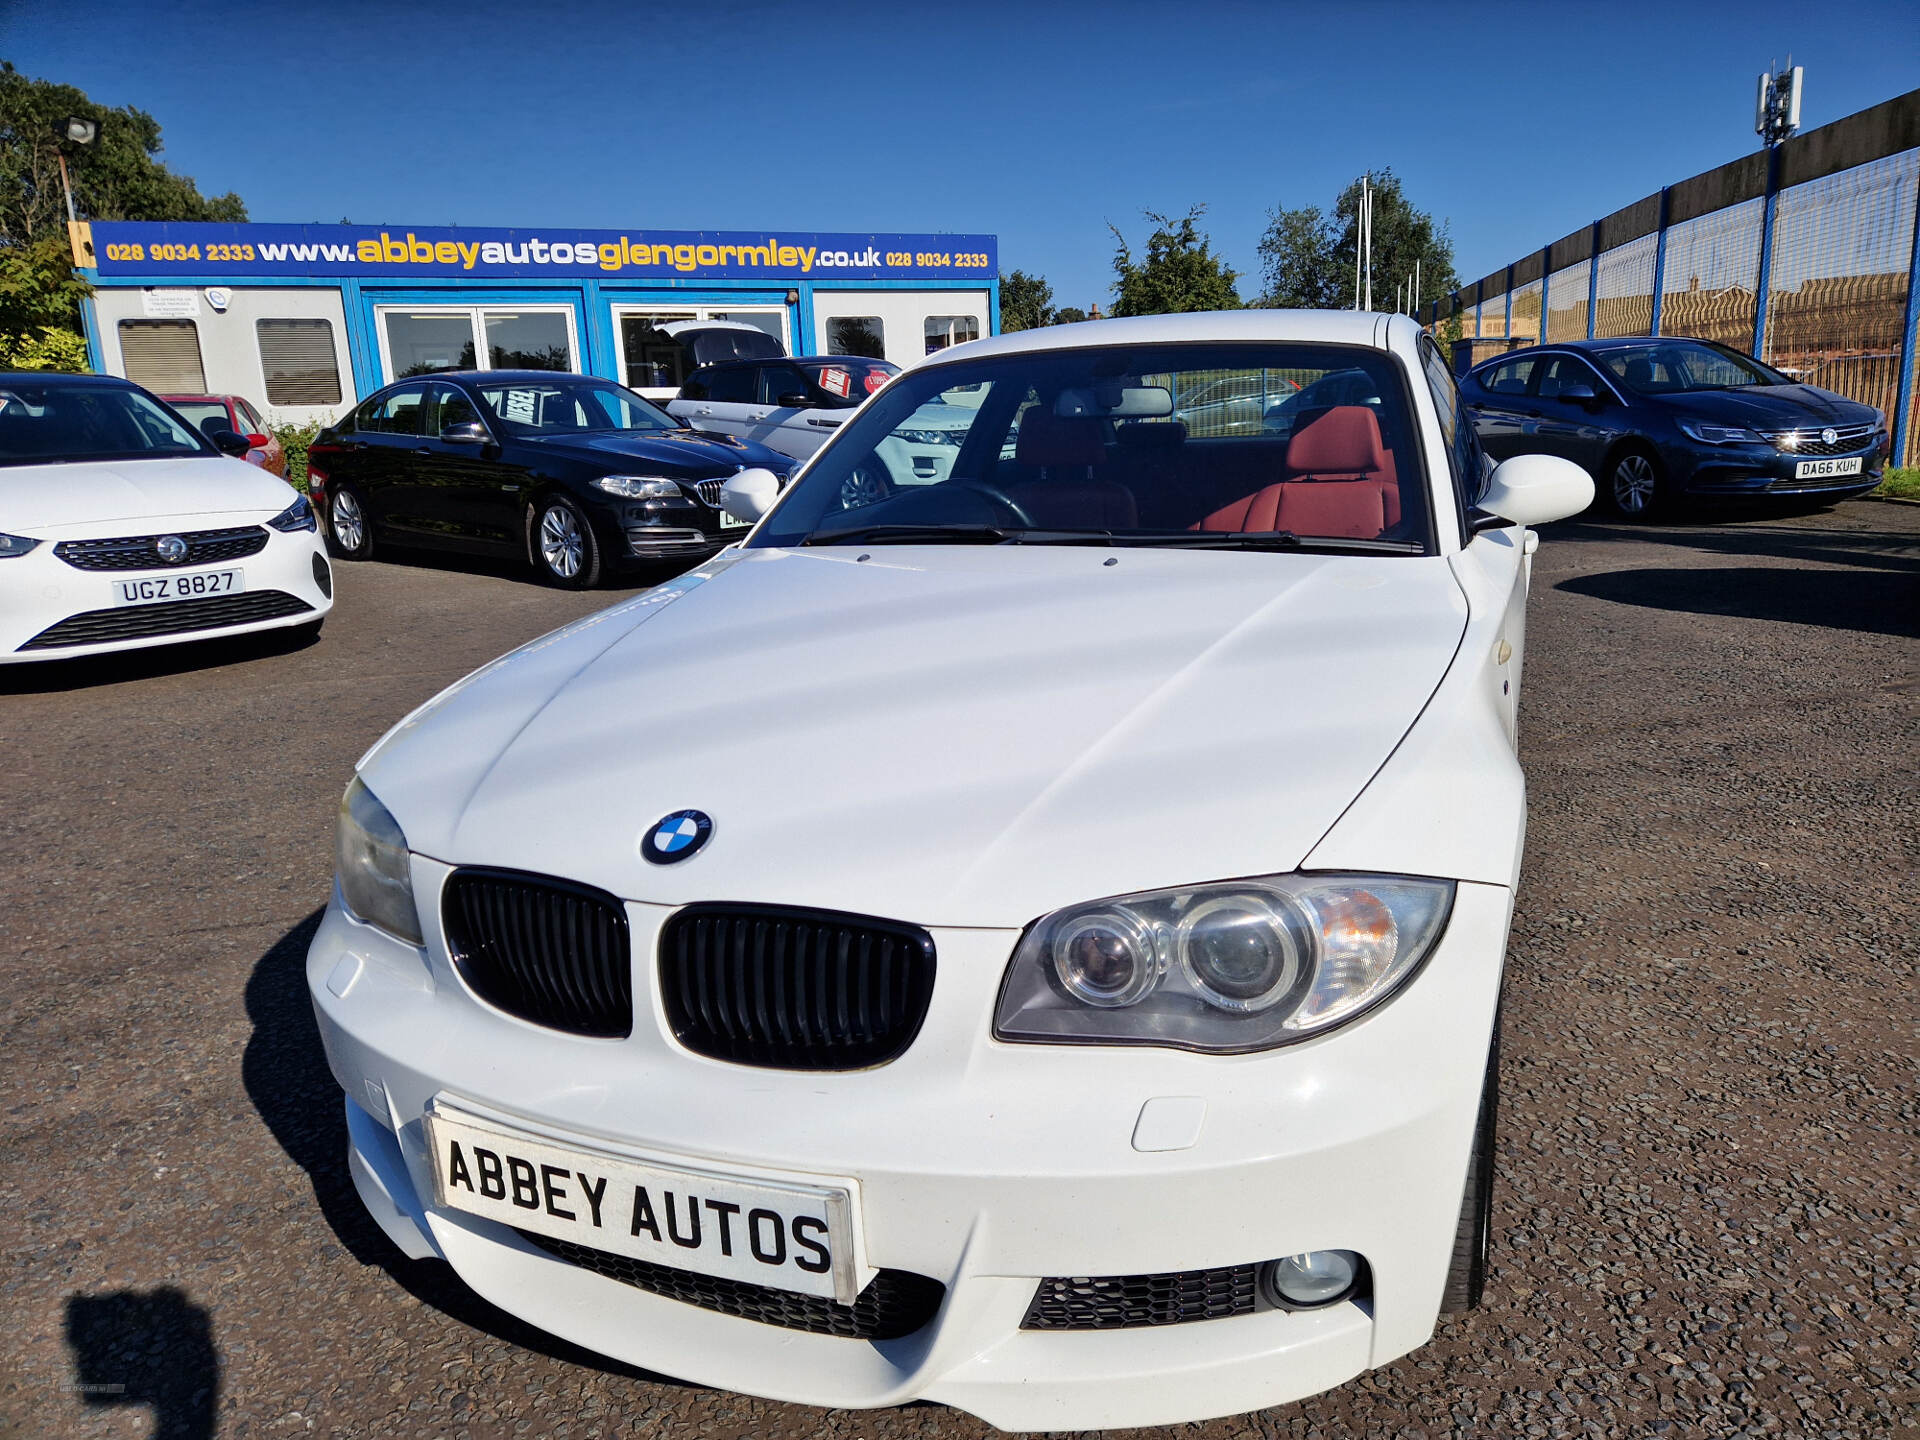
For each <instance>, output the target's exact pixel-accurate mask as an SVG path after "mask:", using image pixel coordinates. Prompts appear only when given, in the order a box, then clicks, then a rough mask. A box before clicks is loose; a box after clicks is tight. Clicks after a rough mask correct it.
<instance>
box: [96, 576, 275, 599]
mask: <svg viewBox="0 0 1920 1440" xmlns="http://www.w3.org/2000/svg"><path fill="white" fill-rule="evenodd" d="M246 588H247V572H246V571H244V570H196V571H194V572H193V573H192V574H190V575H149V576H147V577H146V578H145V579H143V580H116V581H114V582H113V603H114V604H115V605H158V604H161V603H162V602H164V601H168V600H198V599H201V598H202V597H204V596H207V595H238V594H239V593H240V592H241V591H242V590H245V589H246Z"/></svg>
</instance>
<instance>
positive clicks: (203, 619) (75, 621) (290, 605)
mask: <svg viewBox="0 0 1920 1440" xmlns="http://www.w3.org/2000/svg"><path fill="white" fill-rule="evenodd" d="M311 609H313V607H312V606H311V605H309V604H307V602H306V601H304V600H301V599H299V598H297V597H295V596H292V595H289V594H287V593H286V592H285V591H284V590H249V591H247V592H246V593H245V594H242V595H210V596H206V597H203V598H201V599H198V600H167V601H162V602H161V603H160V604H158V605H116V606H115V607H114V608H113V609H111V610H85V611H82V612H81V613H80V614H78V615H69V616H68V617H67V618H66V619H64V620H62V621H61V622H60V623H59V624H57V625H49V626H48V627H47V628H46V629H45V630H42V631H41V632H40V633H39V634H38V635H36V636H34V637H33V638H32V639H31V640H29V641H27V643H26V644H24V645H22V646H21V647H20V648H21V649H22V650H59V649H63V648H65V647H67V646H69V645H105V644H108V643H109V642H111V641H115V640H144V639H147V638H149V637H150V636H155V635H186V634H190V633H191V632H193V631H195V630H219V629H223V628H225V627H226V626H228V625H251V624H254V623H255V622H256V621H260V620H279V619H283V618H284V617H286V616H288V615H298V614H300V613H301V612H302V611H306V610H311Z"/></svg>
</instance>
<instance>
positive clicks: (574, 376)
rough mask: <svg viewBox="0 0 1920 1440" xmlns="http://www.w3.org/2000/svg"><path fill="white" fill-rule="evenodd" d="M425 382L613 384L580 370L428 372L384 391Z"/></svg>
mask: <svg viewBox="0 0 1920 1440" xmlns="http://www.w3.org/2000/svg"><path fill="white" fill-rule="evenodd" d="M425 380H466V381H469V382H476V381H480V380H598V381H600V382H601V383H602V384H611V383H613V382H611V381H608V380H607V378H606V377H605V376H604V375H582V374H581V373H580V372H579V371H578V370H428V371H424V372H423V373H421V374H419V375H408V376H406V377H404V378H403V379H399V380H390V381H388V382H387V384H386V385H382V386H381V387H380V388H381V389H382V390H385V389H388V388H389V387H391V386H394V385H414V384H418V383H420V382H421V381H425Z"/></svg>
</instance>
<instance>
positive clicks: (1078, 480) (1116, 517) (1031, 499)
mask: <svg viewBox="0 0 1920 1440" xmlns="http://www.w3.org/2000/svg"><path fill="white" fill-rule="evenodd" d="M1013 458H1014V462H1015V463H1016V464H1018V465H1021V466H1023V467H1025V468H1027V469H1029V470H1036V471H1038V472H1039V473H1040V478H1039V479H1037V480H1026V481H1022V482H1021V483H1019V484H1017V485H1009V486H1008V487H1007V495H1008V497H1009V498H1010V499H1012V500H1013V501H1014V503H1015V504H1017V505H1019V506H1020V508H1021V509H1023V510H1025V511H1026V512H1027V514H1028V515H1029V516H1030V517H1031V518H1032V520H1033V523H1034V524H1036V525H1038V526H1041V527H1042V528H1044V529H1054V530H1132V529H1135V528H1137V527H1138V526H1139V524H1140V510H1139V506H1138V505H1137V504H1136V503H1135V502H1134V498H1133V492H1132V491H1131V490H1128V489H1127V488H1126V487H1125V486H1124V485H1116V484H1115V483H1114V482H1112V481H1111V480H1097V479H1095V478H1094V475H1093V471H1094V468H1095V467H1096V466H1098V465H1102V464H1104V463H1105V462H1106V458H1107V447H1106V442H1105V440H1104V438H1103V437H1102V435H1101V433H1100V422H1099V421H1098V420H1096V419H1092V418H1087V417H1080V416H1070V417H1063V416H1059V415H1056V414H1054V413H1053V411H1052V410H1051V409H1049V408H1048V407H1047V406H1046V405H1044V404H1042V405H1035V406H1032V407H1031V408H1029V409H1028V410H1027V412H1026V413H1025V414H1023V415H1022V416H1021V417H1020V429H1019V433H1018V435H1017V437H1016V438H1015V440H1014V444H1013Z"/></svg>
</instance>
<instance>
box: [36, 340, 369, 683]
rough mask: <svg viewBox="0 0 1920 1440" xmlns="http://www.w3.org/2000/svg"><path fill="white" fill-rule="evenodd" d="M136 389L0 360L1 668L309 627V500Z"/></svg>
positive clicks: (312, 611) (314, 543) (237, 448)
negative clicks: (11, 366) (4, 368)
mask: <svg viewBox="0 0 1920 1440" xmlns="http://www.w3.org/2000/svg"><path fill="white" fill-rule="evenodd" d="M217 438H218V440H219V441H220V442H222V443H221V444H216V443H215V438H214V437H209V436H206V435H203V434H201V433H199V432H198V431H196V430H194V429H193V427H192V426H190V425H188V424H187V423H186V421H185V420H183V419H182V418H181V417H180V416H179V415H178V414H176V413H175V412H174V411H172V410H169V409H168V408H167V407H166V406H165V405H162V404H161V403H160V402H159V401H158V400H156V399H154V398H153V396H151V395H149V394H148V393H147V392H146V391H144V390H142V389H141V388H140V387H139V386H137V385H132V384H129V383H128V382H127V381H125V380H118V379H114V378H113V377H111V376H97V375H49V374H39V373H22V372H15V373H3V372H0V664H9V663H19V662H25V661H33V660H57V659H61V658H65V657H70V656H78V655H99V654H105V653H108V652H111V651H116V650H132V649H140V648H144V647H146V646H150V645H168V644H173V643H175V642H178V641H181V640H201V639H206V638H209V637H212V636H216V635H238V634H245V633H248V632H251V631H257V630H274V629H287V628H296V629H297V628H302V627H304V628H306V629H308V630H312V631H318V630H319V628H320V626H321V623H322V622H323V621H324V620H325V618H326V615H327V612H328V611H329V610H331V609H332V608H333V572H332V571H331V570H330V569H329V568H328V565H327V559H326V555H325V552H324V551H323V549H322V547H321V544H320V540H319V537H318V536H317V535H316V534H315V529H314V518H313V511H312V510H311V509H310V508H309V507H308V505H307V502H306V500H305V498H304V497H303V496H302V495H301V494H300V492H299V491H297V490H295V489H294V488H293V487H292V486H291V485H289V484H287V482H286V481H284V480H282V479H279V478H278V477H277V476H274V475H270V474H268V473H267V472H266V471H265V470H262V469H261V468H260V467H259V466H258V465H249V464H247V463H246V462H245V461H244V460H241V459H237V458H235V457H236V456H238V455H243V454H245V452H246V448H247V441H246V437H245V436H243V435H239V434H237V433H235V432H232V431H225V432H220V433H219V434H218V436H217Z"/></svg>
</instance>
